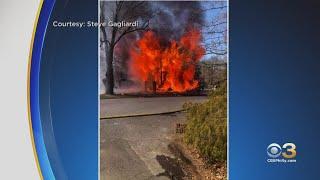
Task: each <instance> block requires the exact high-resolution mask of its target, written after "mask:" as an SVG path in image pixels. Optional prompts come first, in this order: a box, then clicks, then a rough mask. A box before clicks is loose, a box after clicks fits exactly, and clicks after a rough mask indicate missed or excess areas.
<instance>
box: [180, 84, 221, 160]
mask: <svg viewBox="0 0 320 180" xmlns="http://www.w3.org/2000/svg"><path fill="white" fill-rule="evenodd" d="M184 108H185V110H186V116H187V125H186V129H185V134H184V141H185V142H186V143H187V144H190V145H192V146H193V147H195V148H196V149H197V150H198V151H199V152H200V154H201V155H202V156H203V157H204V158H205V159H207V160H208V162H209V163H215V162H224V161H226V159H227V85H226V82H224V83H222V84H221V86H220V87H218V88H217V89H216V90H215V91H212V92H211V93H210V94H209V100H208V101H206V102H204V103H186V104H185V105H184Z"/></svg>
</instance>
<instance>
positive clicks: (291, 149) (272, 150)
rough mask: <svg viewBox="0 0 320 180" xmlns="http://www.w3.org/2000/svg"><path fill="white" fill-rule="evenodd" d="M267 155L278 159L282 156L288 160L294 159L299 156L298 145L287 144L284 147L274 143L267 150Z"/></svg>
mask: <svg viewBox="0 0 320 180" xmlns="http://www.w3.org/2000/svg"><path fill="white" fill-rule="evenodd" d="M267 154H268V156H269V157H271V158H277V157H279V156H281V155H282V157H284V158H286V159H292V158H295V157H296V156H297V151H296V145H295V144H293V143H285V144H284V145H283V146H282V147H281V146H280V145H279V144H277V143H272V144H270V145H269V146H268V148H267Z"/></svg>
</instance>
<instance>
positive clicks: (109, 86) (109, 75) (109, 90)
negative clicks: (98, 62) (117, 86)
mask: <svg viewBox="0 0 320 180" xmlns="http://www.w3.org/2000/svg"><path fill="white" fill-rule="evenodd" d="M113 49H114V48H113V47H110V48H109V51H108V50H107V51H108V52H107V54H106V55H107V72H106V94H114V91H113V88H114V77H113Z"/></svg>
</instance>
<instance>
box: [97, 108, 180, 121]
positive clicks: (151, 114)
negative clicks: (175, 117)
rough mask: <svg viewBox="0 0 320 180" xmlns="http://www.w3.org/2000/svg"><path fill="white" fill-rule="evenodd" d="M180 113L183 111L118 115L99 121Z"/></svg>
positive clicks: (102, 118)
mask: <svg viewBox="0 0 320 180" xmlns="http://www.w3.org/2000/svg"><path fill="white" fill-rule="evenodd" d="M182 111H183V109H179V110H175V111H167V112H160V113H144V114H130V115H119V116H107V117H101V118H100V120H105V119H116V118H128V117H140V116H154V115H165V114H173V113H177V112H182Z"/></svg>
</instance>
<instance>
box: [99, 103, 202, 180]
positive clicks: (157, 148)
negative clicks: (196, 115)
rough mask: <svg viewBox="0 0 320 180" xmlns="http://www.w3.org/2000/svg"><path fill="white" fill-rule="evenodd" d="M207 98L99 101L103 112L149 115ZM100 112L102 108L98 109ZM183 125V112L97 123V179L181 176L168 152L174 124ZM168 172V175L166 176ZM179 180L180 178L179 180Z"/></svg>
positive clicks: (142, 178) (138, 179) (151, 178)
mask: <svg viewBox="0 0 320 180" xmlns="http://www.w3.org/2000/svg"><path fill="white" fill-rule="evenodd" d="M205 99H206V97H156V98H120V99H106V100H103V101H101V108H106V109H107V107H109V108H108V109H107V110H106V109H105V110H104V113H107V112H110V114H112V115H114V116H115V115H121V114H124V113H129V114H130V113H131V114H133V113H150V112H163V111H167V110H172V109H180V108H181V106H182V104H184V102H186V101H193V102H201V101H204V100H205ZM101 110H102V109H101ZM183 122H185V114H184V113H183V112H179V113H172V114H166V115H152V116H141V117H127V118H113V119H102V120H100V139H101V141H100V170H101V173H100V178H101V179H102V180H144V179H149V180H153V179H155V180H164V179H167V180H168V179H171V177H170V176H169V175H168V174H174V175H176V176H181V175H182V174H183V172H182V170H181V169H179V167H176V166H175V164H174V163H173V159H174V158H175V157H174V156H173V155H172V154H171V152H170V151H169V150H168V145H169V143H170V142H172V140H173V138H174V134H175V127H176V123H183ZM168 172H169V173H168ZM178 179H179V178H178Z"/></svg>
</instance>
